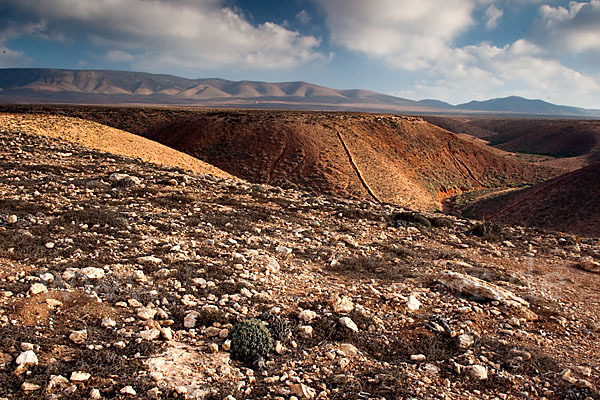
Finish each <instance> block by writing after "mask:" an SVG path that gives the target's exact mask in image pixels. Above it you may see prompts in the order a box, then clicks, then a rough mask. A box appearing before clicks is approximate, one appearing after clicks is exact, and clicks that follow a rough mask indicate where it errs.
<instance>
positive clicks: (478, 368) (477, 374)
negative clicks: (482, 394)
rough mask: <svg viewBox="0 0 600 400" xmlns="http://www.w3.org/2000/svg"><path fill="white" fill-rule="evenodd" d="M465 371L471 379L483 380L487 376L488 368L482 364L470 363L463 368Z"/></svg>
mask: <svg viewBox="0 0 600 400" xmlns="http://www.w3.org/2000/svg"><path fill="white" fill-rule="evenodd" d="M465 371H466V373H467V375H469V377H471V378H472V379H477V380H480V381H484V380H486V379H487V378H488V370H487V368H486V367H484V366H482V365H471V366H468V367H466V368H465Z"/></svg>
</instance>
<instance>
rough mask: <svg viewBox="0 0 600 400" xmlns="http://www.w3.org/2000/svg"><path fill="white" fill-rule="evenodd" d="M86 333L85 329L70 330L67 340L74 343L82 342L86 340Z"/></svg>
mask: <svg viewBox="0 0 600 400" xmlns="http://www.w3.org/2000/svg"><path fill="white" fill-rule="evenodd" d="M87 337H88V333H87V330H86V329H83V330H81V331H72V332H71V334H70V335H69V340H70V341H71V342H73V343H76V344H82V343H84V342H85V341H86V340H87Z"/></svg>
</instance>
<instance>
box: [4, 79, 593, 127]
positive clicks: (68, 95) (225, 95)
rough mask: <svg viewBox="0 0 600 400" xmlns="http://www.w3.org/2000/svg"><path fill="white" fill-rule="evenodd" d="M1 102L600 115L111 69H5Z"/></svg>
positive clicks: (516, 102)
mask: <svg viewBox="0 0 600 400" xmlns="http://www.w3.org/2000/svg"><path fill="white" fill-rule="evenodd" d="M0 103H63V104H64V103H67V104H153V105H173V106H175V105H178V106H208V107H211V106H212V107H237V108H280V109H303V110H312V109H314V110H345V111H375V112H377V111H379V112H408V113H442V114H498V113H501V114H505V115H506V114H519V115H548V116H574V117H600V110H588V109H583V108H576V107H568V106H559V105H555V104H551V103H547V102H544V101H541V100H528V99H524V98H521V97H507V98H504V99H493V100H487V101H472V102H470V103H466V104H459V105H457V106H454V105H451V104H448V103H444V102H442V101H439V100H421V101H414V100H409V99H404V98H400V97H394V96H389V95H385V94H381V93H376V92H371V91H368V90H360V89H353V90H336V89H330V88H327V87H324V86H318V85H313V84H310V83H306V82H282V83H267V82H253V81H240V82H234V81H228V80H224V79H185V78H181V77H177V76H172V75H159V74H149V73H143V72H128V71H107V70H63V69H34V68H12V69H0Z"/></svg>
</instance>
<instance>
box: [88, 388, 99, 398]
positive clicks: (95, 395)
mask: <svg viewBox="0 0 600 400" xmlns="http://www.w3.org/2000/svg"><path fill="white" fill-rule="evenodd" d="M89 396H90V399H91V400H99V399H101V398H102V394H100V391H99V390H98V389H92V390H90V395H89Z"/></svg>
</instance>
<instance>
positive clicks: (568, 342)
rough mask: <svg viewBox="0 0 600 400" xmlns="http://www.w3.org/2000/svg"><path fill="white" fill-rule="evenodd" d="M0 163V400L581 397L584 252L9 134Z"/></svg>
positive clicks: (592, 243) (599, 281)
mask: <svg viewBox="0 0 600 400" xmlns="http://www.w3.org/2000/svg"><path fill="white" fill-rule="evenodd" d="M0 166H1V169H2V175H1V176H0V332H1V333H2V334H1V335H0V398H6V399H21V398H56V399H71V398H91V399H100V398H190V399H193V398H205V399H228V400H231V399H260V398H273V399H294V398H297V399H302V398H307V399H310V398H315V399H316V398H319V399H346V398H348V399H503V400H504V399H543V398H546V399H582V400H583V399H599V398H600V397H599V393H598V385H599V377H600V367H599V365H600V363H599V361H600V350H599V348H598V345H597V344H598V342H599V339H600V320H599V315H598V307H599V305H600V304H599V303H600V274H599V272H600V264H599V263H598V261H599V260H600V243H599V242H598V239H591V238H583V239H581V238H579V237H575V236H571V235H566V234H558V233H547V232H543V231H537V230H532V229H524V228H518V227H500V226H495V225H481V224H478V223H477V222H475V221H469V220H464V219H457V218H453V217H447V216H442V215H439V214H426V215H422V214H411V213H405V211H406V210H403V209H401V208H400V207H396V206H390V205H386V204H374V203H371V202H368V201H349V200H343V199H339V198H333V197H326V196H318V195H314V194H309V193H304V192H301V191H293V190H282V189H279V188H275V187H270V186H266V185H251V184H247V183H243V182H239V181H234V180H229V179H227V178H215V177H212V176H210V175H201V174H196V173H192V172H186V171H184V170H181V169H177V168H168V167H159V166H156V165H154V164H149V163H145V162H142V161H139V160H135V159H128V158H125V157H123V156H116V155H111V154H108V153H101V152H98V151H95V150H89V149H86V148H83V147H79V146H77V145H73V144H69V143H67V142H63V141H60V140H58V139H52V138H47V137H40V136H35V135H27V134H23V133H20V132H18V131H15V130H14V129H13V130H6V129H5V130H4V131H3V132H1V133H0ZM251 317H255V318H258V319H261V320H262V321H264V323H265V324H267V326H268V327H269V330H270V332H271V335H272V336H273V338H274V340H275V346H274V348H275V349H274V351H273V353H272V354H270V355H269V357H268V358H267V360H266V363H264V365H262V363H256V364H243V363H241V362H239V361H235V360H231V357H230V351H229V349H230V341H229V334H230V332H231V330H232V328H233V326H235V324H237V323H238V322H239V321H242V320H245V319H247V318H251Z"/></svg>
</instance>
